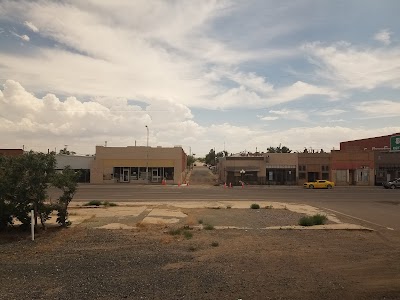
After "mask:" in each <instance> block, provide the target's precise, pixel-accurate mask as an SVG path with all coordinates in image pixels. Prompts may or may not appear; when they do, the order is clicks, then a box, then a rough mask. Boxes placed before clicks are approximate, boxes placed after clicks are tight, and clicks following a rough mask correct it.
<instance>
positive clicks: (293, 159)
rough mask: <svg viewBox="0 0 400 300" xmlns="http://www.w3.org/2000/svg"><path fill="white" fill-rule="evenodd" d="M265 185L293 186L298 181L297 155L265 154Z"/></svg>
mask: <svg viewBox="0 0 400 300" xmlns="http://www.w3.org/2000/svg"><path fill="white" fill-rule="evenodd" d="M264 156H265V169H266V170H265V173H266V180H265V184H268V185H295V184H297V180H298V176H297V173H298V167H297V166H298V154H297V153H265V154H264Z"/></svg>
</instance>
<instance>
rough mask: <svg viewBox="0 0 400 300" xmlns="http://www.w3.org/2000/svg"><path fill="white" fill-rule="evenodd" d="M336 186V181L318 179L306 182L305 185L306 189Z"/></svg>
mask: <svg viewBox="0 0 400 300" xmlns="http://www.w3.org/2000/svg"><path fill="white" fill-rule="evenodd" d="M334 186H335V183H334V182H332V181H328V180H317V181H313V182H306V183H304V184H303V187H304V188H306V189H331V188H333V187H334Z"/></svg>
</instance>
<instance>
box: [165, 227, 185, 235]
mask: <svg viewBox="0 0 400 300" xmlns="http://www.w3.org/2000/svg"><path fill="white" fill-rule="evenodd" d="M168 233H169V234H170V235H180V234H181V233H182V228H171V229H170V230H169V231H168Z"/></svg>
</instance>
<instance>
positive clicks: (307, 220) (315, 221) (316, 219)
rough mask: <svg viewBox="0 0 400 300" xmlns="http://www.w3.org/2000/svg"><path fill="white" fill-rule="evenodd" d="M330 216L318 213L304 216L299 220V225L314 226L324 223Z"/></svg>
mask: <svg viewBox="0 0 400 300" xmlns="http://www.w3.org/2000/svg"><path fill="white" fill-rule="evenodd" d="M327 220H328V218H327V217H326V216H324V215H320V214H316V215H313V216H304V217H301V218H300V220H299V225H301V226H313V225H323V224H325V223H326V221H327Z"/></svg>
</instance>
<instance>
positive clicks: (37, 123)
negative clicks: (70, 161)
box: [0, 80, 203, 152]
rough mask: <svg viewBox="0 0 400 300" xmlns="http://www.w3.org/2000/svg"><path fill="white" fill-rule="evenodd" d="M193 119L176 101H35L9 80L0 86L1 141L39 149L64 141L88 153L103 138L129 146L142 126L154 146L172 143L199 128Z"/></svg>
mask: <svg viewBox="0 0 400 300" xmlns="http://www.w3.org/2000/svg"><path fill="white" fill-rule="evenodd" d="M191 118H192V114H191V112H190V110H189V109H188V108H187V107H185V106H183V105H181V104H176V103H174V102H167V101H163V102H160V103H158V104H155V103H153V104H151V105H147V106H146V108H145V109H142V108H140V107H139V106H136V105H129V104H128V101H127V100H126V99H122V98H120V99H116V101H113V99H104V98H97V99H94V100H92V101H85V102H84V101H80V100H79V99H77V98H75V97H67V98H66V99H65V100H63V101H62V100H60V99H59V98H57V97H56V96H55V95H53V94H47V95H46V96H44V97H43V98H41V99H39V98H37V97H35V96H34V95H32V94H31V93H29V92H27V91H26V90H25V89H24V88H23V87H22V86H21V85H20V84H19V83H18V82H15V81H12V80H8V81H6V83H5V84H4V86H3V91H1V90H0V135H1V136H2V139H3V140H4V142H5V143H6V144H7V143H11V142H14V141H13V140H15V141H16V142H19V144H20V145H22V144H25V145H27V147H28V146H32V147H33V146H35V147H36V148H39V149H41V150H44V149H43V147H45V148H46V149H47V148H51V149H53V147H55V146H58V147H60V145H63V144H68V145H71V146H73V147H74V148H76V150H77V151H81V152H84V151H87V152H88V151H90V149H93V147H94V146H95V145H96V144H99V143H103V142H104V141H105V140H108V141H109V142H110V145H112V144H114V145H116V144H118V145H125V146H126V145H132V144H133V141H134V140H138V141H139V144H141V145H144V141H145V137H146V130H145V125H148V126H149V127H150V132H151V142H152V143H153V144H152V145H155V143H157V142H159V143H161V144H163V145H168V146H173V145H174V144H180V143H179V141H180V140H181V138H182V137H184V136H185V135H189V134H192V135H193V136H196V132H197V131H199V132H202V130H203V129H201V128H199V126H198V125H197V124H196V123H195V122H193V121H192V120H190V119H191ZM81 140H82V141H83V142H82V143H81V142H80V141H81ZM30 143H32V144H30ZM124 143H126V144H124ZM41 144H42V145H43V146H41ZM92 151H93V150H92Z"/></svg>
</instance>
